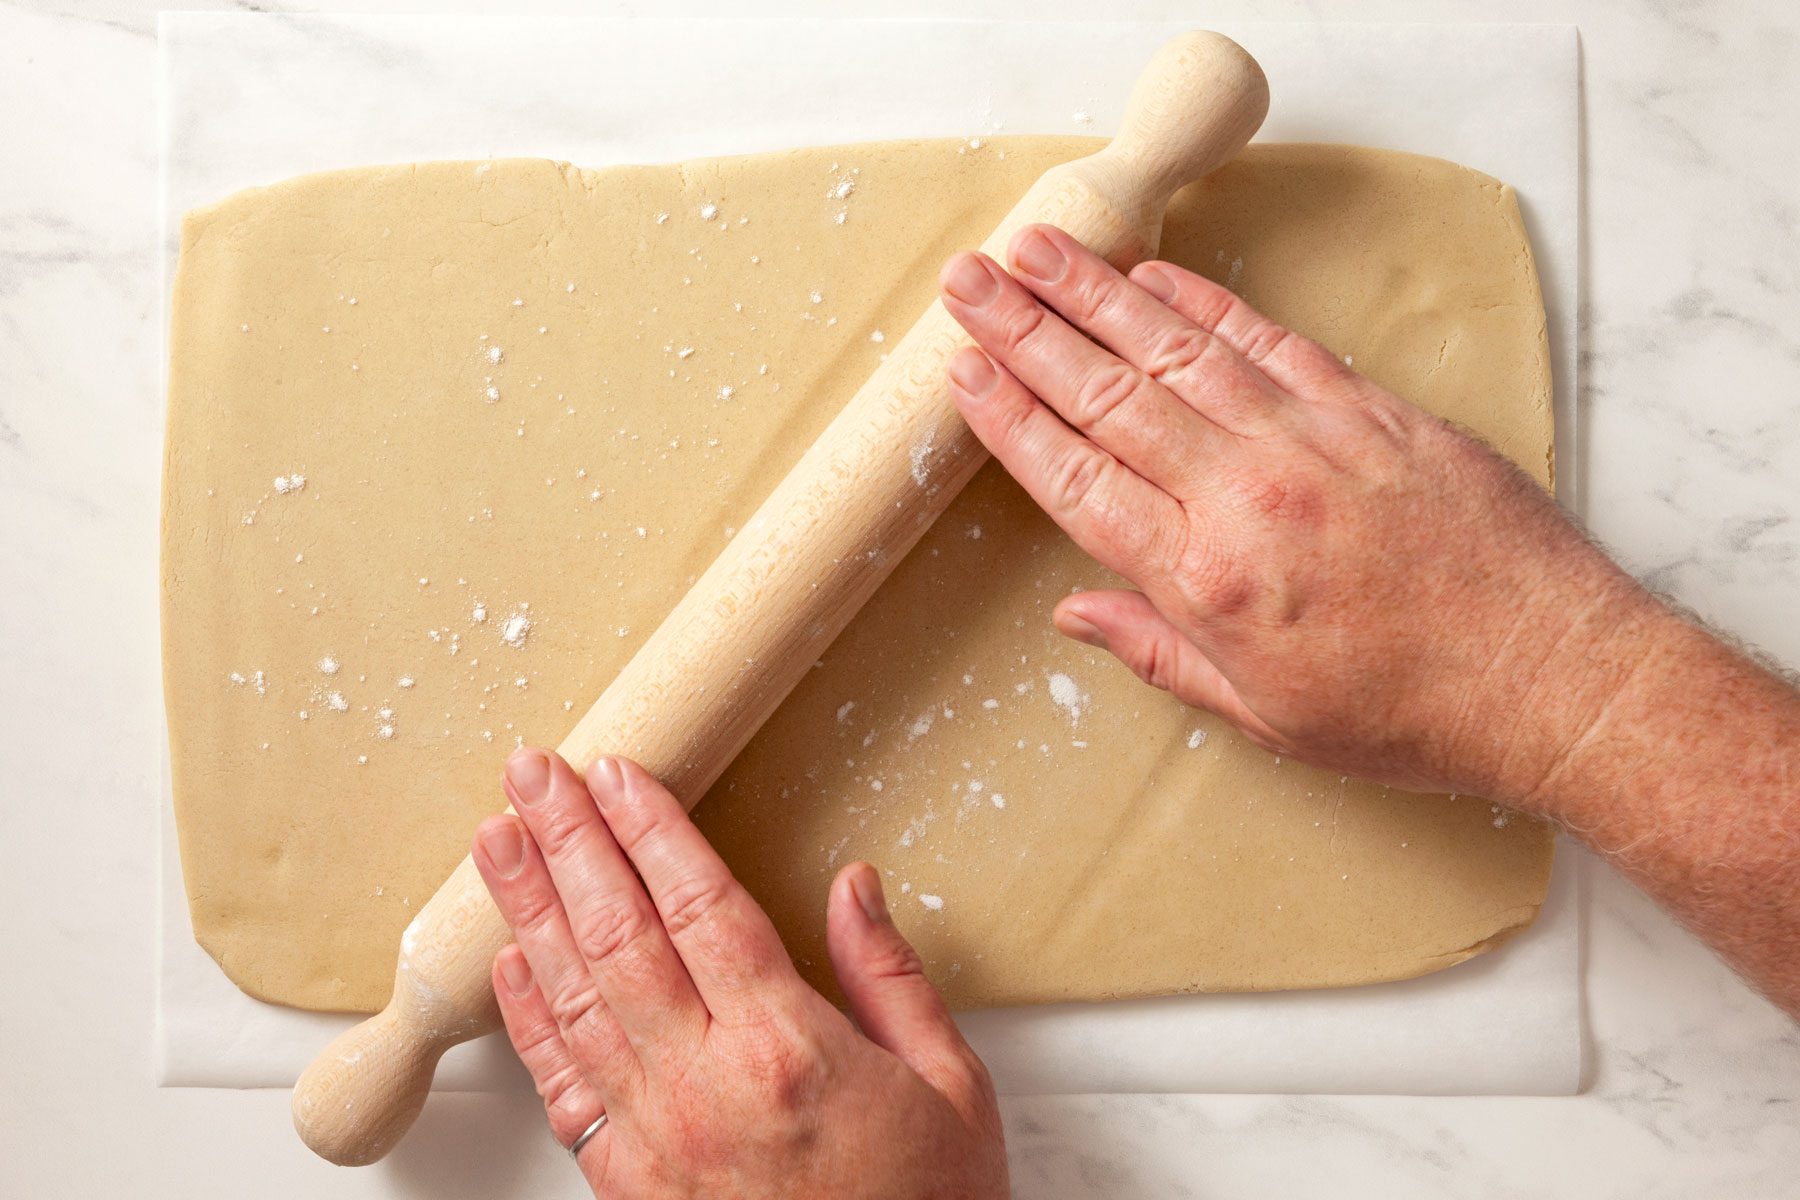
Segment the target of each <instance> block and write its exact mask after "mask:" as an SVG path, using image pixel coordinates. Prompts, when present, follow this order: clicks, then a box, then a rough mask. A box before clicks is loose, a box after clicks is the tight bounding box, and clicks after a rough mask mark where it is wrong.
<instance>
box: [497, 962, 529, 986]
mask: <svg viewBox="0 0 1800 1200" xmlns="http://www.w3.org/2000/svg"><path fill="white" fill-rule="evenodd" d="M500 978H502V979H504V980H506V987H507V990H508V991H510V992H512V994H513V995H515V996H523V995H524V994H525V993H526V992H529V991H530V990H531V964H530V963H528V962H526V961H525V956H524V955H523V954H508V955H506V956H505V957H504V958H502V959H501V960H500Z"/></svg>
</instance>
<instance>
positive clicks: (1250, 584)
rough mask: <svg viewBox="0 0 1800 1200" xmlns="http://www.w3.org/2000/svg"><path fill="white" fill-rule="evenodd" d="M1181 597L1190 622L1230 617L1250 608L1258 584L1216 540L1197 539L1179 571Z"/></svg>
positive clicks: (1189, 544)
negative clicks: (1191, 619) (1192, 620)
mask: <svg viewBox="0 0 1800 1200" xmlns="http://www.w3.org/2000/svg"><path fill="white" fill-rule="evenodd" d="M1177 579H1178V581H1179V583H1178V587H1179V594H1180V596H1181V599H1182V601H1183V602H1184V603H1185V604H1186V606H1187V608H1188V613H1189V616H1190V618H1193V619H1197V620H1202V621H1203V620H1207V619H1213V618H1220V617H1231V616H1235V615H1237V614H1240V613H1242V612H1243V611H1244V610H1245V609H1247V608H1249V607H1250V604H1251V602H1252V601H1253V600H1254V599H1255V597H1256V580H1255V576H1254V575H1252V574H1251V572H1249V571H1247V570H1246V569H1245V568H1244V566H1243V564H1242V563H1241V562H1239V561H1237V559H1236V558H1235V557H1234V556H1233V555H1232V554H1230V553H1229V551H1228V550H1226V549H1225V548H1224V547H1223V546H1222V545H1221V544H1220V542H1219V540H1218V539H1215V538H1194V539H1193V540H1191V541H1190V542H1189V543H1188V546H1187V548H1186V550H1185V551H1184V553H1183V554H1182V557H1181V560H1180V564H1179V567H1178V569H1177Z"/></svg>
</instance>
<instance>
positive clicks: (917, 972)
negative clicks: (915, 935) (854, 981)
mask: <svg viewBox="0 0 1800 1200" xmlns="http://www.w3.org/2000/svg"><path fill="white" fill-rule="evenodd" d="M864 970H865V971H866V972H867V973H868V975H869V976H870V977H872V978H874V979H878V980H895V979H909V978H912V977H914V976H922V975H924V974H925V963H924V961H923V960H922V959H920V957H919V952H918V951H917V950H915V949H913V946H912V943H911V942H909V941H907V940H906V939H905V938H895V939H894V940H893V941H891V942H889V943H888V944H887V945H886V946H883V947H882V948H881V949H880V950H879V951H877V952H876V953H875V954H874V955H872V956H870V958H869V959H868V960H867V962H866V963H865V965H864Z"/></svg>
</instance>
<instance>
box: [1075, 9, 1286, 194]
mask: <svg viewBox="0 0 1800 1200" xmlns="http://www.w3.org/2000/svg"><path fill="white" fill-rule="evenodd" d="M1268 111H1269V81H1268V79H1267V77H1265V76H1264V75H1263V71H1262V68H1261V67H1260V66H1258V65H1257V62H1256V60H1255V59H1254V58H1251V57H1250V54H1249V52H1248V51H1246V50H1245V49H1244V48H1243V47H1242V46H1240V45H1238V44H1237V43H1236V42H1234V41H1232V40H1231V39H1230V38H1228V37H1225V36H1224V35H1223V34H1218V33H1212V32H1209V31H1205V30H1195V31H1193V32H1190V33H1184V34H1181V35H1179V36H1178V37H1174V38H1171V39H1170V40H1169V41H1167V42H1165V43H1164V44H1163V46H1162V47H1161V48H1160V49H1159V50H1158V51H1157V52H1156V54H1155V55H1154V56H1153V57H1152V58H1151V60H1150V62H1149V65H1148V66H1146V67H1145V68H1144V72H1143V74H1141V75H1139V76H1138V80H1137V83H1136V84H1135V85H1134V86H1133V87H1132V89H1131V97H1130V99H1129V100H1127V101H1126V104H1125V114H1124V117H1123V118H1122V119H1121V121H1120V123H1119V132H1118V135H1117V136H1116V137H1114V138H1113V140H1112V143H1111V144H1110V145H1109V146H1107V148H1106V149H1105V150H1103V151H1101V152H1100V154H1099V155H1098V157H1100V158H1102V159H1113V160H1117V161H1118V162H1119V163H1120V164H1121V165H1122V167H1123V169H1122V170H1121V172H1120V174H1121V175H1122V177H1123V180H1124V182H1125V185H1126V186H1127V187H1129V188H1131V189H1133V190H1134V191H1136V192H1137V193H1138V194H1137V195H1136V196H1135V197H1133V198H1134V199H1135V200H1136V201H1137V203H1138V204H1139V205H1141V206H1142V207H1143V208H1145V209H1148V210H1150V211H1152V212H1153V213H1155V214H1158V215H1157V216H1156V218H1155V219H1156V222H1157V224H1158V225H1160V212H1161V210H1162V209H1163V208H1164V207H1165V206H1166V205H1167V204H1168V202H1169V198H1170V197H1171V196H1173V195H1174V194H1175V193H1176V192H1177V191H1179V190H1180V189H1181V188H1183V187H1185V186H1186V185H1188V184H1190V183H1193V182H1194V181H1195V180H1198V179H1201V178H1203V177H1204V176H1206V175H1209V174H1211V173H1212V172H1213V171H1214V170H1216V169H1218V168H1219V167H1221V166H1223V165H1224V164H1225V163H1226V162H1227V161H1228V160H1230V159H1231V158H1232V157H1234V156H1235V155H1236V154H1237V152H1238V151H1239V150H1241V149H1243V148H1244V145H1245V143H1247V142H1248V141H1249V140H1250V138H1251V135H1253V134H1254V133H1255V132H1256V130H1257V128H1258V127H1259V126H1261V125H1262V121H1263V118H1264V117H1265V116H1267V115H1268Z"/></svg>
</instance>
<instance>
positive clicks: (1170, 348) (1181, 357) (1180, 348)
mask: <svg viewBox="0 0 1800 1200" xmlns="http://www.w3.org/2000/svg"><path fill="white" fill-rule="evenodd" d="M1218 344H1219V342H1218V339H1217V338H1215V337H1212V336H1211V335H1209V334H1206V333H1202V332H1201V331H1200V330H1198V329H1192V328H1176V329H1171V330H1168V331H1167V332H1165V333H1163V334H1162V335H1161V336H1159V337H1158V338H1157V339H1156V343H1155V345H1153V346H1151V348H1150V354H1149V356H1148V358H1147V360H1146V361H1145V364H1144V372H1145V374H1147V375H1149V376H1150V378H1152V379H1157V380H1167V379H1169V378H1171V377H1173V376H1176V375H1180V374H1182V373H1184V372H1186V371H1189V370H1191V369H1192V368H1193V367H1194V366H1195V365H1197V364H1198V363H1200V362H1201V361H1202V360H1203V359H1205V358H1206V357H1207V355H1209V354H1215V353H1217V352H1218Z"/></svg>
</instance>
